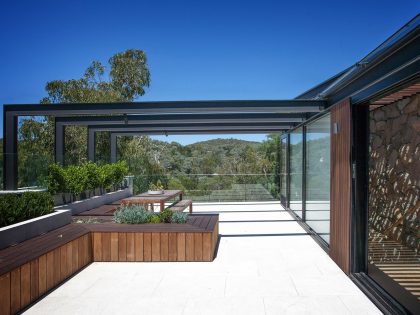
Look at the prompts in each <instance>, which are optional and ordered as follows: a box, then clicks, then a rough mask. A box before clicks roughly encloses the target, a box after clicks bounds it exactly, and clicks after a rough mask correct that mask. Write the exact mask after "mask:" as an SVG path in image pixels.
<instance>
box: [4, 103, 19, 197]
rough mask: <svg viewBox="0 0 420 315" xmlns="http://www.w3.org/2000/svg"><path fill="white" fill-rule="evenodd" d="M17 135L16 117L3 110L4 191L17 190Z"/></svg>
mask: <svg viewBox="0 0 420 315" xmlns="http://www.w3.org/2000/svg"><path fill="white" fill-rule="evenodd" d="M17 134H18V116H16V115H14V114H13V113H11V112H8V111H6V110H4V109H3V186H4V189H6V190H14V189H17V188H18V187H17V186H18V157H17V153H18V150H17Z"/></svg>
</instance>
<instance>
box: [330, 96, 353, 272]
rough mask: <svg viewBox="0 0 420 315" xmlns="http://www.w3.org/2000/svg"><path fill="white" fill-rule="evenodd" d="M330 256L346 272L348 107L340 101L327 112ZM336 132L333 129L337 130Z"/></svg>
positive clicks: (348, 240)
mask: <svg viewBox="0 0 420 315" xmlns="http://www.w3.org/2000/svg"><path fill="white" fill-rule="evenodd" d="M334 124H337V128H338V132H337V133H334V132H332V133H331V211H330V224H331V227H330V253H329V254H330V256H331V258H332V259H333V260H334V261H335V262H336V264H337V265H338V266H339V267H340V268H341V269H342V270H343V271H344V272H345V273H347V274H349V272H350V246H351V244H350V240H351V235H350V224H351V184H352V182H351V180H352V179H351V105H350V101H349V100H344V101H342V102H340V103H338V104H336V105H334V106H333V107H332V109H331V130H332V131H333V130H334ZM337 128H336V129H337Z"/></svg>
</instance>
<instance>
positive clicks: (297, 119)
mask: <svg viewBox="0 0 420 315" xmlns="http://www.w3.org/2000/svg"><path fill="white" fill-rule="evenodd" d="M306 118H307V113H298V114H289V113H284V114H278V113H274V114H267V113H253V114H250V113H244V114H242V113H236V114H232V113H226V114H223V115H220V114H162V115H117V116H115V115H113V116H109V115H107V116H82V117H80V116H77V117H74V116H72V117H57V118H56V123H60V124H64V125H83V126H87V125H90V126H91V125H101V124H102V125H104V124H106V125H113V124H127V125H130V124H140V123H141V124H148V125H149V124H163V123H171V124H185V123H189V122H196V123H198V122H199V123H202V124H214V123H301V122H303V121H305V120H306Z"/></svg>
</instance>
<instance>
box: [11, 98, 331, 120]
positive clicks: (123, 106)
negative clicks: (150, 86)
mask: <svg viewBox="0 0 420 315" xmlns="http://www.w3.org/2000/svg"><path fill="white" fill-rule="evenodd" d="M326 105H327V102H325V101H322V100H262V101H261V100H260V101H259V100H243V101H242V100H232V101H173V102H132V103H86V104H83V103H80V104H73V103H72V104H22V105H4V110H5V111H6V112H12V113H13V115H17V116H23V115H24V116H32V115H41V116H44V115H45V116H72V115H110V114H156V115H159V114H162V113H165V114H170V113H177V114H181V113H191V114H193V113H202V114H203V113H209V114H211V113H213V114H219V113H239V114H244V113H317V112H319V111H321V110H322V109H323V108H324V107H325V106H326Z"/></svg>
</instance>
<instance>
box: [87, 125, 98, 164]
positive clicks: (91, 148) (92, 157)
mask: <svg viewBox="0 0 420 315" xmlns="http://www.w3.org/2000/svg"><path fill="white" fill-rule="evenodd" d="M87 134H88V148H87V150H88V160H89V161H92V162H95V161H96V132H95V130H93V129H91V128H88V131H87Z"/></svg>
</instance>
